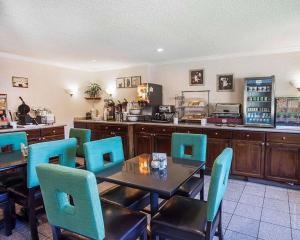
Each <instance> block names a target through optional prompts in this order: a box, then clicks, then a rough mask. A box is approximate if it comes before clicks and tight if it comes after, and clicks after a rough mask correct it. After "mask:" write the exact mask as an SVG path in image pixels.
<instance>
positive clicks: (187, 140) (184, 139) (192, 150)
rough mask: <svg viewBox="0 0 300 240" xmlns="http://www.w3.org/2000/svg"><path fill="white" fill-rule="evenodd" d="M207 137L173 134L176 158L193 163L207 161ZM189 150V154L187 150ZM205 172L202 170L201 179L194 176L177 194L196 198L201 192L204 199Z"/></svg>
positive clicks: (172, 153) (173, 152) (173, 153)
mask: <svg viewBox="0 0 300 240" xmlns="http://www.w3.org/2000/svg"><path fill="white" fill-rule="evenodd" d="M206 147H207V136H206V135H204V134H187V133H173V134H172V151H171V155H172V157H174V158H183V159H188V160H192V161H202V162H205V161H206ZM187 149H188V150H189V152H187V151H186V150H187ZM204 170H205V166H204V167H203V168H202V169H201V170H200V177H197V176H193V177H191V178H190V179H189V180H188V181H186V182H185V183H184V184H182V185H181V186H180V187H179V189H178V190H177V192H176V194H178V195H181V196H184V197H191V198H194V197H195V196H196V195H197V194H198V193H199V192H200V199H201V200H203V199H204Z"/></svg>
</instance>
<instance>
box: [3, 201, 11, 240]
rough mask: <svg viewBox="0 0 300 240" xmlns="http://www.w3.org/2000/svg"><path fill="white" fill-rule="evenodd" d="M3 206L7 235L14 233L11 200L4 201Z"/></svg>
mask: <svg viewBox="0 0 300 240" xmlns="http://www.w3.org/2000/svg"><path fill="white" fill-rule="evenodd" d="M3 206H4V208H3V210H4V228H5V235H6V236H10V235H11V234H12V216H11V208H10V204H9V201H7V202H5V203H3Z"/></svg>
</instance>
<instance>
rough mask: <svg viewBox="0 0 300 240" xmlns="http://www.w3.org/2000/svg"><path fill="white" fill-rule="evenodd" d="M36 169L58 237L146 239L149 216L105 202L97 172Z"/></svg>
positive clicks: (49, 166) (54, 167)
mask: <svg viewBox="0 0 300 240" xmlns="http://www.w3.org/2000/svg"><path fill="white" fill-rule="evenodd" d="M36 169H37V174H38V178H39V182H40V186H41V191H42V195H43V199H44V204H45V209H46V214H47V218H48V222H49V223H50V224H51V225H52V235H53V239H54V240H55V239H64V240H66V239H86V238H88V239H104V238H105V239H124V240H125V239H128V240H129V239H137V238H139V239H142V240H145V239H146V235H147V234H146V227H147V217H146V216H145V215H144V214H142V213H139V212H133V211H131V210H129V209H126V208H122V207H118V206H115V205H113V204H109V203H105V202H104V203H101V202H100V199H99V193H98V189H97V182H96V178H95V175H94V174H93V173H91V172H89V171H86V170H81V169H72V168H68V167H64V166H59V165H54V164H41V165H39V166H37V168H36ZM70 196H72V200H73V202H70V200H69V199H70ZM62 229H63V230H64V231H61V230H62ZM83 237H84V238H83Z"/></svg>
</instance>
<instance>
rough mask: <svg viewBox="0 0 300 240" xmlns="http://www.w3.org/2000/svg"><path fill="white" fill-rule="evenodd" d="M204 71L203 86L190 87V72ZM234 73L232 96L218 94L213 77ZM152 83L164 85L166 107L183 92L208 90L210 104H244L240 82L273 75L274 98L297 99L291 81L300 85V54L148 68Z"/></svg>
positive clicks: (194, 62) (183, 63)
mask: <svg viewBox="0 0 300 240" xmlns="http://www.w3.org/2000/svg"><path fill="white" fill-rule="evenodd" d="M199 68H200V69H201V68H203V69H204V71H205V86H193V87H191V86H189V70H190V69H199ZM223 73H233V74H234V78H235V79H236V81H235V83H236V84H235V91H234V92H230V93H228V92H217V91H216V75H217V74H223ZM150 75H151V80H152V81H153V82H156V83H159V84H162V85H163V95H164V96H163V99H164V103H165V104H174V96H175V94H180V92H181V91H182V90H211V102H212V103H216V102H232V103H234V102H240V103H242V101H243V99H242V98H243V78H245V77H253V76H270V75H275V81H276V96H300V92H299V91H297V90H296V89H295V88H294V87H292V86H291V85H290V84H289V82H290V81H291V80H298V81H300V53H299V52H298V53H286V54H273V55H261V56H248V57H231V58H223V59H215V60H198V61H189V62H180V63H172V64H163V65H153V66H152V67H151V74H150Z"/></svg>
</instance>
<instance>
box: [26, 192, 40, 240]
mask: <svg viewBox="0 0 300 240" xmlns="http://www.w3.org/2000/svg"><path fill="white" fill-rule="evenodd" d="M34 191H35V190H34V189H29V195H28V211H29V225H30V233H31V239H32V240H38V239H39V234H38V230H37V218H36V213H35V198H34Z"/></svg>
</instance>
